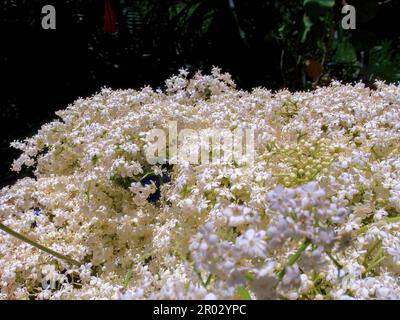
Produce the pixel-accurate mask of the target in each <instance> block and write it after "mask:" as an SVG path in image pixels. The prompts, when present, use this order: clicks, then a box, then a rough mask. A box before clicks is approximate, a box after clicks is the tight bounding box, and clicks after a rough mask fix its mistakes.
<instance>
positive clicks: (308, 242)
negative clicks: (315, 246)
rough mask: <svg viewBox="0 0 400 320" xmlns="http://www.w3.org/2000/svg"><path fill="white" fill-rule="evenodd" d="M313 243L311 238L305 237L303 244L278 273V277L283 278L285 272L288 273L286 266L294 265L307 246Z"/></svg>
mask: <svg viewBox="0 0 400 320" xmlns="http://www.w3.org/2000/svg"><path fill="white" fill-rule="evenodd" d="M310 244H311V240H310V239H307V238H306V239H304V241H303V243H302V244H301V246H300V248H298V249H297V251H296V252H295V253H294V254H293V255H292V256H291V257H290V258H289V260H288V263H287V264H286V266H285V267H284V268H283V269H282V270H281V271H280V272H279V273H278V278H279V280H282V279H283V277H284V275H285V273H286V268H287V267H288V266H292V265H294V264H295V262H296V261H297V260H298V259H299V258H300V257H301V255H302V253H303V252H304V251H305V250H306V249H307V247H308V246H309V245H310Z"/></svg>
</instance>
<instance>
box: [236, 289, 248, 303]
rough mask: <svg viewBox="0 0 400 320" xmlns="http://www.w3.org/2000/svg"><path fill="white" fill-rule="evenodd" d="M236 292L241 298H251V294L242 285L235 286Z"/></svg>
mask: <svg viewBox="0 0 400 320" xmlns="http://www.w3.org/2000/svg"><path fill="white" fill-rule="evenodd" d="M236 292H237V294H238V295H239V296H240V299H242V300H251V296H250V293H249V291H248V290H247V289H246V288H244V287H237V288H236Z"/></svg>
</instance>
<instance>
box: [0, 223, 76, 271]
mask: <svg viewBox="0 0 400 320" xmlns="http://www.w3.org/2000/svg"><path fill="white" fill-rule="evenodd" d="M0 230H3V231H4V232H6V233H8V234H9V235H11V236H13V237H15V238H17V239H19V240H21V241H23V242H26V243H28V244H30V245H31V246H33V247H35V248H38V249H39V250H42V251H44V252H46V253H48V254H51V255H52V256H54V257H57V258H59V259H62V260H65V261H67V262H69V263H71V264H73V265H75V266H78V267H79V266H81V263H80V262H78V261H76V260H74V259H72V258H70V257H68V256H65V255H63V254H61V253H58V252H55V251H54V250H51V249H49V248H47V247H45V246H42V245H41V244H39V243H37V242H35V241H33V240H31V239H29V238H28V237H26V236H24V235H22V234H20V233H18V232H16V231H14V230H12V229H11V228H9V227H7V226H5V225H4V224H2V223H1V222H0Z"/></svg>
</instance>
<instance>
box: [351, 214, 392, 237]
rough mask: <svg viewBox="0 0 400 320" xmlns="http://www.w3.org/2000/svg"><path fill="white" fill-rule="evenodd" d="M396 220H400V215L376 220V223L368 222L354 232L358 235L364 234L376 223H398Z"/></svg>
mask: <svg viewBox="0 0 400 320" xmlns="http://www.w3.org/2000/svg"><path fill="white" fill-rule="evenodd" d="M396 222H400V216H397V217H389V218H386V219H382V220H381V221H378V222H375V223H371V224H367V225H366V226H363V227H361V228H360V229H357V230H355V231H354V234H355V235H356V236H358V235H360V234H362V233H364V232H367V231H368V229H369V228H371V227H372V226H376V225H379V224H382V223H396Z"/></svg>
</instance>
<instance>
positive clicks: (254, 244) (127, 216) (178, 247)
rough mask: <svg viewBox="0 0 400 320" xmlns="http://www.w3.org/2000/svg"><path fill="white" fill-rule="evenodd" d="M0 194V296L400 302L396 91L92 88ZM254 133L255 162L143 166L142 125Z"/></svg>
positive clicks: (27, 146)
mask: <svg viewBox="0 0 400 320" xmlns="http://www.w3.org/2000/svg"><path fill="white" fill-rule="evenodd" d="M57 115H58V116H59V120H56V121H53V122H51V123H48V124H46V125H44V126H43V127H42V128H41V130H40V131H39V132H38V133H37V134H36V135H35V136H33V137H32V138H29V139H26V140H25V141H20V142H14V143H13V146H14V147H16V148H18V149H20V150H22V155H21V156H20V158H19V159H17V160H15V162H14V164H13V169H14V170H16V171H19V170H21V168H22V167H23V166H28V167H32V168H33V169H34V175H35V177H34V178H24V179H20V180H18V181H17V182H16V183H15V184H14V185H12V186H10V187H6V188H4V189H2V190H1V191H0V223H1V225H3V226H6V227H7V228H11V229H12V230H14V231H15V232H17V233H19V234H21V235H24V236H25V237H27V238H29V239H30V240H31V241H32V242H34V243H37V244H40V245H42V246H45V247H46V248H48V249H49V250H53V251H54V252H57V253H59V254H61V255H63V256H67V257H69V258H71V259H73V261H76V262H79V263H75V264H73V263H71V261H72V260H68V259H62V258H60V257H57V256H55V255H52V254H50V253H49V252H50V251H49V250H48V251H47V252H46V251H44V250H41V249H40V248H38V247H35V246H32V245H31V244H30V243H27V242H26V241H21V239H19V238H18V237H14V236H13V235H11V234H10V233H7V232H3V231H4V230H6V229H4V228H3V229H2V230H0V297H1V298H2V299H28V298H30V299H224V298H225V299H226V298H239V299H240V298H242V299H245V298H252V299H400V237H399V236H400V87H399V86H396V85H387V84H384V83H380V82H378V83H376V89H369V88H366V87H365V86H364V85H362V84H356V85H343V84H340V83H337V82H334V83H332V84H331V85H330V86H328V87H324V88H319V89H316V90H314V91H311V92H295V93H291V92H289V91H286V90H283V91H279V92H276V93H272V92H270V91H268V90H266V89H262V88H257V89H254V90H252V91H251V92H246V91H241V90H237V89H236V88H235V85H234V83H233V82H232V80H231V78H230V76H229V75H228V74H222V73H221V72H220V71H219V70H218V69H217V68H214V69H213V71H212V74H211V75H207V76H204V75H202V74H200V73H198V74H196V75H195V76H194V77H193V78H190V79H189V78H188V74H187V72H186V71H185V70H182V71H181V72H180V73H179V74H178V75H176V76H174V77H172V78H170V79H169V80H167V81H166V90H157V91H154V90H152V89H151V88H149V87H145V88H143V89H142V90H141V91H135V90H117V91H112V90H109V89H103V90H102V91H101V92H100V93H99V94H96V95H94V96H93V97H91V98H88V99H80V100H78V101H76V102H75V103H74V104H73V105H70V106H69V107H68V108H66V109H65V110H62V111H59V112H57ZM170 121H176V122H177V125H178V129H186V128H189V129H193V130H207V129H213V128H218V129H221V128H222V129H227V130H231V131H233V130H235V129H237V128H240V129H243V130H245V129H251V130H254V133H255V135H254V137H255V144H254V147H255V153H256V157H255V159H254V163H252V164H249V163H246V162H243V163H241V162H238V161H231V162H228V163H223V164H222V163H216V162H210V163H200V164H196V165H190V164H187V163H186V164H184V163H177V164H168V163H167V164H162V165H161V164H160V165H150V164H149V163H148V162H147V161H146V157H145V149H146V146H147V145H148V143H149V141H147V133H148V132H149V130H151V129H164V128H167V127H168V123H169V122H170Z"/></svg>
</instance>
